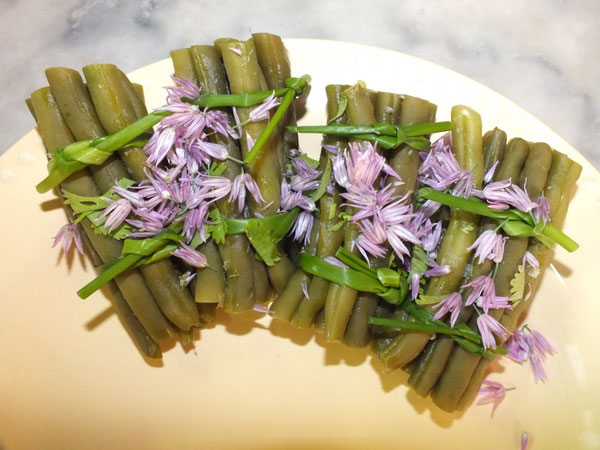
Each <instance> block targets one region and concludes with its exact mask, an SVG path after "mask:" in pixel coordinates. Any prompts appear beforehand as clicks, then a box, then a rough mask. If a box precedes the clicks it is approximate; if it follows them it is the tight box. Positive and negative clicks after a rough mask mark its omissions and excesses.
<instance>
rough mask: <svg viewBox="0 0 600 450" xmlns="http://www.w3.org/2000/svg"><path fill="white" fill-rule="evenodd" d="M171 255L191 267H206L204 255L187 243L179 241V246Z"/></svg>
mask: <svg viewBox="0 0 600 450" xmlns="http://www.w3.org/2000/svg"><path fill="white" fill-rule="evenodd" d="M171 254H172V255H173V256H176V257H178V258H180V259H181V260H183V261H185V262H186V263H188V264H189V265H190V266H192V267H197V268H202V267H206V264H207V261H206V257H205V256H204V255H203V254H202V253H200V252H199V251H198V250H195V249H193V248H192V247H190V246H189V245H186V244H184V243H181V247H180V248H178V249H177V250H173V251H172V252H171Z"/></svg>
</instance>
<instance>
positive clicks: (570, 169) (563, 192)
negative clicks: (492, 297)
mask: <svg viewBox="0 0 600 450" xmlns="http://www.w3.org/2000/svg"><path fill="white" fill-rule="evenodd" d="M536 149H537V151H538V158H537V161H532V164H531V166H532V171H533V174H524V176H523V180H525V179H527V188H528V193H529V195H530V197H532V198H536V197H537V195H539V192H540V191H541V189H540V188H539V185H540V184H539V173H538V172H537V171H535V168H536V167H538V168H539V170H541V171H543V170H544V166H543V164H544V163H545V162H546V161H544V157H545V156H547V153H548V151H549V147H548V146H547V145H546V144H534V145H533V146H532V153H533V152H534V151H535V150H536ZM565 166H567V168H566V170H564V169H565ZM553 168H555V170H554V171H553V170H552V169H553ZM580 173H581V166H579V164H577V163H575V162H573V161H571V160H569V159H568V158H566V156H565V155H563V154H560V153H559V152H556V151H555V152H553V154H552V166H551V167H550V172H549V174H548V177H547V182H546V189H545V191H546V192H551V191H552V190H554V191H555V192H554V193H553V195H552V196H548V200H549V202H550V218H551V221H552V223H553V224H554V225H556V226H559V227H560V226H561V225H562V222H563V221H564V218H565V216H566V212H567V208H568V204H569V200H570V199H569V193H570V191H571V189H572V187H573V185H574V184H575V182H576V181H577V179H578V178H579V175H580ZM530 175H533V176H530ZM534 178H536V179H537V180H534ZM536 182H537V184H536ZM534 185H536V186H537V188H534V187H533V186H534ZM530 186H531V190H530ZM534 189H537V190H534ZM558 192H560V194H558ZM536 194H537V195H536ZM553 209H554V212H552V210H553ZM527 249H528V250H529V251H531V252H532V253H533V254H534V256H536V258H539V259H538V262H539V263H540V275H538V277H537V278H531V277H526V280H527V281H529V283H528V286H529V290H530V291H529V292H530V293H533V290H534V289H535V287H536V286H537V283H539V280H540V279H541V274H542V273H543V271H544V269H545V268H546V267H547V265H548V264H549V262H550V259H551V255H552V250H551V249H549V248H548V247H546V246H545V245H543V244H541V243H540V242H539V241H537V240H535V239H533V238H532V239H530V244H529V247H528V248H527ZM530 304H531V302H530V301H525V300H524V301H521V302H520V303H519V304H518V305H517V306H516V307H515V308H514V310H513V311H506V312H505V314H503V315H502V317H501V319H500V323H502V325H504V326H505V327H507V329H508V330H510V331H511V332H512V331H514V329H515V327H516V324H517V319H518V317H519V316H520V315H521V313H522V312H523V310H524V309H525V308H527V307H528V306H529V305H530ZM499 344H500V345H502V344H503V340H500V342H499ZM488 365H489V361H488V360H483V359H482V360H480V361H479V364H478V365H477V367H476V368H475V370H474V372H473V375H472V376H471V379H470V381H469V385H468V386H467V388H466V389H465V392H464V393H463V395H462V397H461V399H460V401H459V402H458V404H457V408H458V409H463V408H465V407H466V406H467V405H468V404H469V403H471V402H472V400H473V398H474V397H475V394H476V393H477V389H478V387H479V385H480V384H481V380H482V379H483V377H484V375H485V373H486V372H487V368H488Z"/></svg>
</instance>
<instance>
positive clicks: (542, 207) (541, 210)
mask: <svg viewBox="0 0 600 450" xmlns="http://www.w3.org/2000/svg"><path fill="white" fill-rule="evenodd" d="M535 203H536V204H537V206H536V207H535V208H533V216H534V217H535V221H536V222H540V221H542V222H543V223H544V224H546V223H548V222H549V221H550V202H549V201H548V199H547V198H546V197H544V196H540V197H538V199H537V200H536V201H535Z"/></svg>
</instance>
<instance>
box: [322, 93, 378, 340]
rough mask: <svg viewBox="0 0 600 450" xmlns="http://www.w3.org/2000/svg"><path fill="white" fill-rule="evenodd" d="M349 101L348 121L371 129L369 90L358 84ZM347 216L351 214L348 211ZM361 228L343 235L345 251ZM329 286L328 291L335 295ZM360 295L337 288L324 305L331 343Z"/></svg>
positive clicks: (353, 226) (342, 330)
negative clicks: (369, 126) (368, 126)
mask: <svg viewBox="0 0 600 450" xmlns="http://www.w3.org/2000/svg"><path fill="white" fill-rule="evenodd" d="M343 95H344V96H345V97H346V98H347V100H348V103H347V109H346V117H347V121H348V123H350V124H352V125H369V124H372V123H375V110H374V107H373V103H372V102H371V99H370V98H369V96H368V95H367V92H366V90H365V89H364V88H363V87H362V86H361V85H360V84H356V85H355V86H352V87H350V88H348V89H346V90H345V91H344V92H343ZM348 212H352V211H351V209H348ZM358 234H359V230H358V225H356V224H354V223H349V224H348V225H347V226H346V230H345V232H344V247H346V248H347V249H348V250H352V243H353V242H354V241H355V240H356V238H357V237H358ZM332 286H333V285H330V287H329V291H330V292H331V291H332V289H333V288H332ZM357 296H358V291H356V290H354V289H352V288H349V287H347V286H339V287H336V288H335V296H330V295H329V293H328V295H327V300H326V302H325V331H324V335H325V339H326V340H328V341H342V340H343V339H344V334H345V332H346V327H347V326H348V321H349V319H350V315H351V314H352V309H353V308H354V303H355V302H356V298H357Z"/></svg>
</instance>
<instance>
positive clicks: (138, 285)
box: [31, 88, 174, 348]
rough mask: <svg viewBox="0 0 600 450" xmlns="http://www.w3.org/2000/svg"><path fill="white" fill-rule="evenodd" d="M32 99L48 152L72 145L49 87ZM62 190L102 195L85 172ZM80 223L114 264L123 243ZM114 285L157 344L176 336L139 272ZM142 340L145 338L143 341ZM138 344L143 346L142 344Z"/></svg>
mask: <svg viewBox="0 0 600 450" xmlns="http://www.w3.org/2000/svg"><path fill="white" fill-rule="evenodd" d="M31 99H32V105H33V107H34V110H35V112H36V118H37V121H38V126H39V129H40V133H41V135H42V138H43V140H44V143H45V144H46V147H47V148H48V151H49V152H50V153H54V151H56V150H57V149H58V148H62V147H65V146H67V145H69V144H71V143H73V142H74V141H75V138H74V137H73V135H72V133H71V131H70V130H69V128H68V126H67V124H66V123H65V121H64V119H63V117H62V114H61V113H60V110H59V108H58V105H57V104H56V101H55V99H54V97H53V96H52V93H51V91H50V88H42V89H39V90H38V91H35V92H34V93H33V94H32V95H31ZM62 187H63V189H66V190H68V191H70V192H73V193H76V194H79V195H87V196H95V195H99V191H98V187H97V186H96V184H95V183H94V180H93V178H92V177H91V175H90V174H89V172H88V171H86V170H83V171H80V172H77V173H75V174H73V175H71V176H70V177H69V178H68V179H67V180H65V181H64V182H63V184H62ZM81 224H82V227H83V229H84V231H85V233H86V235H87V237H88V239H89V241H90V242H91V244H92V247H93V248H94V249H95V251H96V252H97V254H98V255H99V256H100V258H101V260H102V262H104V263H106V262H109V261H112V260H113V259H114V258H116V257H118V256H119V255H120V253H121V243H120V242H119V241H116V240H114V239H112V238H108V237H106V236H102V235H99V234H96V232H95V231H94V230H93V229H92V227H91V226H90V224H89V221H87V220H83V221H82V222H81ZM115 282H116V284H117V285H118V287H119V289H120V291H121V292H122V294H123V296H124V298H125V300H126V301H127V303H128V305H129V307H130V308H131V310H132V311H133V313H134V314H135V316H136V317H137V319H138V320H139V321H140V323H141V324H142V326H143V328H144V329H145V330H147V332H148V334H149V335H150V336H151V338H152V339H153V340H154V341H155V342H164V341H167V340H169V339H171V337H172V336H173V335H174V330H173V327H172V326H171V324H170V323H169V322H168V321H167V320H166V318H165V317H164V316H163V314H162V312H161V311H160V309H159V308H158V306H157V305H156V303H155V301H154V298H153V296H152V294H151V292H150V291H149V290H148V287H147V286H146V283H145V282H144V279H143V278H142V275H141V274H140V273H139V271H137V270H132V271H130V272H128V273H127V274H124V275H121V276H119V277H117V278H116V279H115ZM132 336H133V337H134V338H135V337H136V334H132ZM143 340H144V338H142V341H143ZM136 342H137V341H136ZM139 345H140V347H142V344H139ZM142 348H143V347H142Z"/></svg>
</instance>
